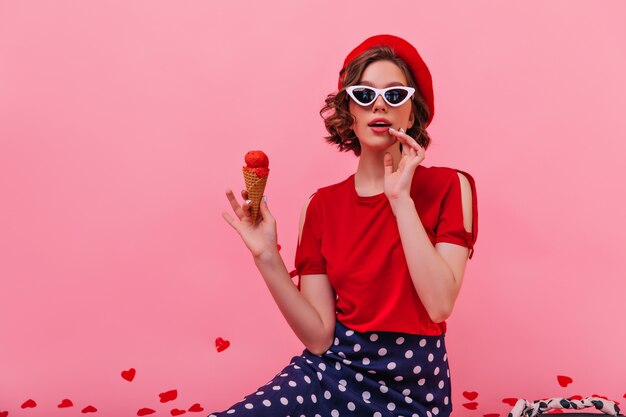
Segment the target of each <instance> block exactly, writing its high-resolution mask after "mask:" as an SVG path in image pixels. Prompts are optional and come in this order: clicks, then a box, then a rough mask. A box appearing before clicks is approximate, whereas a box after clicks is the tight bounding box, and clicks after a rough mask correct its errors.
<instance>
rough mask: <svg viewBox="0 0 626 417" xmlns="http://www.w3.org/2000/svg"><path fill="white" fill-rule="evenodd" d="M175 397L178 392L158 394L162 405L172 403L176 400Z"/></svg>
mask: <svg viewBox="0 0 626 417" xmlns="http://www.w3.org/2000/svg"><path fill="white" fill-rule="evenodd" d="M176 397H178V391H176V390H175V389H173V390H171V391H166V392H162V393H160V394H159V398H160V399H161V402H162V403H166V402H168V401H173V400H175V399H176Z"/></svg>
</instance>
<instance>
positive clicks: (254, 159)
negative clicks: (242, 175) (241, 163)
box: [243, 151, 270, 178]
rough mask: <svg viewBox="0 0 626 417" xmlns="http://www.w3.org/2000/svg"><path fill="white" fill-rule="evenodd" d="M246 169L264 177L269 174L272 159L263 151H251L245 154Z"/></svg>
mask: <svg viewBox="0 0 626 417" xmlns="http://www.w3.org/2000/svg"><path fill="white" fill-rule="evenodd" d="M244 159H245V162H246V166H245V167H244V168H243V169H244V170H246V171H251V172H254V173H255V174H256V175H257V176H258V177H260V178H263V177H266V176H267V174H269V171H270V170H269V165H270V160H269V158H268V157H267V155H266V154H265V152H263V151H250V152H248V153H246V156H245V158H244Z"/></svg>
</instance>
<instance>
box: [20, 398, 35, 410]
mask: <svg viewBox="0 0 626 417" xmlns="http://www.w3.org/2000/svg"><path fill="white" fill-rule="evenodd" d="M35 407H37V403H36V402H35V401H33V400H28V401H26V402H24V404H22V408H35Z"/></svg>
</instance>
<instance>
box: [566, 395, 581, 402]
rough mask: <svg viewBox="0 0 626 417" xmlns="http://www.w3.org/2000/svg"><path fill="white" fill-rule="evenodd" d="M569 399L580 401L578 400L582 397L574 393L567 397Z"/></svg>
mask: <svg viewBox="0 0 626 417" xmlns="http://www.w3.org/2000/svg"><path fill="white" fill-rule="evenodd" d="M569 399H570V400H575V401H580V400H582V399H583V396H582V395H578V394H576V395H572V396H571V397H569Z"/></svg>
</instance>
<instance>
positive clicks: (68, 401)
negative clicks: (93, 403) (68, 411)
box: [57, 398, 74, 408]
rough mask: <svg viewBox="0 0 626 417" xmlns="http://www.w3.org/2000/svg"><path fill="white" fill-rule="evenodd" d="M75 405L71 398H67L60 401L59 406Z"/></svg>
mask: <svg viewBox="0 0 626 417" xmlns="http://www.w3.org/2000/svg"><path fill="white" fill-rule="evenodd" d="M73 405H74V403H72V401H71V400H69V399H67V398H66V399H64V400H63V401H61V402H60V403H59V405H57V407H59V408H67V407H72V406H73Z"/></svg>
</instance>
